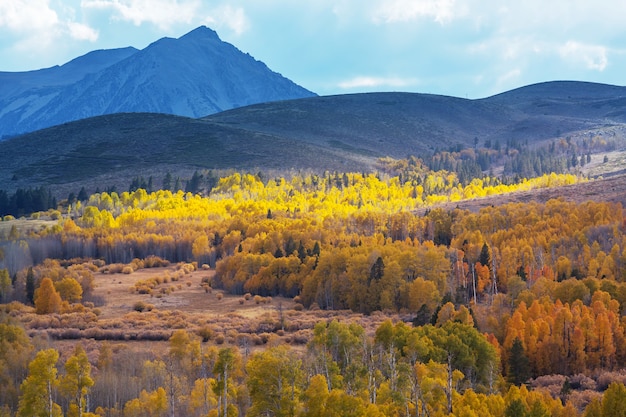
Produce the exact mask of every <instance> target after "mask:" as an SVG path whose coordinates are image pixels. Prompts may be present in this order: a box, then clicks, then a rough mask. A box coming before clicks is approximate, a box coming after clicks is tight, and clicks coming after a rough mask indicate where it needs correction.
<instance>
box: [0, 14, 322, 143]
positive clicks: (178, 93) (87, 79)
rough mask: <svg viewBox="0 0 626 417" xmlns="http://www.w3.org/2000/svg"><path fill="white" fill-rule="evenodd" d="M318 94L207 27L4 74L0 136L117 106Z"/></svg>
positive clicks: (184, 110) (206, 105) (182, 107)
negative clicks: (138, 45)
mask: <svg viewBox="0 0 626 417" xmlns="http://www.w3.org/2000/svg"><path fill="white" fill-rule="evenodd" d="M314 95H315V94H313V93H312V92H310V91H308V90H306V89H304V88H302V87H300V86H298V85H296V84H294V83H293V82H291V81H290V80H288V79H286V78H284V77H283V76H281V75H280V74H277V73H275V72H272V71H271V70H270V69H269V68H268V67H267V66H266V65H265V64H263V63H262V62H260V61H257V60H255V59H254V58H252V57H251V56H250V55H248V54H244V53H243V52H241V51H239V50H238V49H237V48H235V47H234V46H233V45H231V44H229V43H226V42H223V41H222V40H220V38H219V37H218V35H217V33H215V32H214V31H213V30H211V29H208V28H206V27H204V26H203V27H199V28H197V29H195V30H193V31H191V32H189V33H188V34H186V35H184V36H182V37H181V38H179V39H171V38H163V39H160V40H158V41H156V42H154V43H152V44H151V45H149V46H148V47H146V48H145V49H142V50H136V49H134V48H124V49H115V50H104V51H94V52H91V53H89V54H87V55H84V56H82V57H79V58H76V59H74V60H73V61H70V62H68V63H67V64H65V65H63V66H60V67H58V66H57V67H52V68H48V69H43V70H39V71H30V72H18V73H7V72H3V73H0V137H3V136H5V137H6V136H10V135H15V134H18V133H23V132H30V131H34V130H38V129H42V128H45V127H49V126H53V125H57V124H61V123H65V122H69V121H73V120H79V119H83V118H87V117H92V116H99V115H105V114H112V113H121V112H151V113H166V114H174V115H179V116H187V117H194V118H195V117H200V116H206V115H208V114H212V113H216V112H220V111H223V110H228V109H232V108H235V107H240V106H246V105H250V104H255V103H262V102H268V101H275V100H286V99H294V98H301V97H311V96H314Z"/></svg>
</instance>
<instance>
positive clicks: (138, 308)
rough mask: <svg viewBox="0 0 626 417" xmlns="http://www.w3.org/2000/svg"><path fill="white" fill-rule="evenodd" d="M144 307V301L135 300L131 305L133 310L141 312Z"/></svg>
mask: <svg viewBox="0 0 626 417" xmlns="http://www.w3.org/2000/svg"><path fill="white" fill-rule="evenodd" d="M146 307H147V306H146V303H144V302H143V301H137V302H136V303H135V305H133V310H135V311H138V312H140V313H142V312H144V311H145V310H146Z"/></svg>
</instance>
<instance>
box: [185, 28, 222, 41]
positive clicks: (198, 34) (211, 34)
mask: <svg viewBox="0 0 626 417" xmlns="http://www.w3.org/2000/svg"><path fill="white" fill-rule="evenodd" d="M179 39H181V40H182V39H213V40H218V41H221V39H220V37H219V36H218V34H217V32H216V31H214V30H213V29H210V28H208V27H206V26H199V27H197V28H195V29H194V30H192V31H191V32H188V33H186V34H184V35H183V36H181V37H180V38H179Z"/></svg>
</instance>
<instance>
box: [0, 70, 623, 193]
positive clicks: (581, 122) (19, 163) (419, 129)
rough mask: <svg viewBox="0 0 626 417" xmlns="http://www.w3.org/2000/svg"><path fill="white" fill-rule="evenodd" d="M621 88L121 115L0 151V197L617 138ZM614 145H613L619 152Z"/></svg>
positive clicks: (1, 146) (576, 86)
mask: <svg viewBox="0 0 626 417" xmlns="http://www.w3.org/2000/svg"><path fill="white" fill-rule="evenodd" d="M625 97H626V88H623V87H615V86H606V85H601V84H588V83H577V82H552V83H545V84H541V85H532V86H528V87H524V88H521V89H518V90H513V91H510V92H506V93H503V94H499V95H497V96H493V97H490V98H487V99H481V100H467V99H461V98H455V97H446V96H437V95H428V94H416V93H367V94H351V95H339V96H327V97H311V98H303V99H297V100H286V101H279V102H272V103H261V104H256V105H251V106H246V107H242V108H237V109H233V110H229V111H224V112H220V113H217V114H214V115H210V116H206V117H203V118H199V119H194V118H187V117H180V116H172V115H164V114H155V113H122V114H111V115H106V116H100V117H93V118H87V119H83V120H79V121H75V122H71V123H66V124H62V125H58V126H54V127H51V128H47V129H43V130H40V131H37V132H33V133H30V134H26V135H23V136H19V137H14V138H11V139H9V140H6V141H3V142H0V184H2V186H0V188H4V189H15V188H19V187H21V188H26V187H32V186H40V185H44V186H51V187H53V189H58V188H59V187H60V188H63V187H66V188H71V189H73V190H74V191H75V190H77V189H79V188H80V186H81V185H85V186H87V187H88V189H90V190H94V189H95V188H96V187H99V188H100V189H102V188H103V187H105V186H109V185H117V186H118V189H125V188H127V187H128V184H129V183H130V181H131V179H132V178H134V177H137V176H143V177H145V178H148V176H153V177H154V179H155V181H156V183H157V184H159V183H160V181H161V179H162V178H163V176H164V175H165V173H166V172H168V171H169V172H171V173H173V174H174V175H180V176H181V177H182V178H189V177H190V176H191V174H192V173H193V172H194V170H198V169H217V170H229V169H237V170H243V171H248V172H257V171H265V172H283V173H284V172H286V171H292V172H293V171H298V170H306V171H316V172H323V171H324V170H329V171H340V172H341V171H373V170H375V169H376V161H377V158H379V157H384V156H391V157H393V158H406V157H407V156H409V155H416V156H421V157H429V156H431V155H432V154H433V152H435V151H436V150H447V149H450V148H459V147H460V148H470V147H473V146H474V144H475V142H476V141H478V142H479V143H480V144H483V143H485V142H486V141H491V143H495V142H496V141H499V142H500V143H501V144H502V146H503V148H504V147H505V146H506V144H507V143H508V142H509V141H511V140H515V141H518V142H520V143H529V144H531V145H532V144H535V143H537V144H538V143H545V142H546V141H552V140H554V139H565V138H570V139H573V140H576V141H578V140H581V139H582V138H590V137H601V138H606V139H609V138H610V140H611V141H613V142H615V143H616V144H618V145H619V144H620V143H621V144H623V143H624V141H625V140H626V100H625ZM619 146H623V145H619Z"/></svg>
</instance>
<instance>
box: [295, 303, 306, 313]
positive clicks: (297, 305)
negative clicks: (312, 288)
mask: <svg viewBox="0 0 626 417" xmlns="http://www.w3.org/2000/svg"><path fill="white" fill-rule="evenodd" d="M293 309H294V310H296V311H302V310H304V306H303V305H302V304H300V303H297V304H296V305H294V306H293Z"/></svg>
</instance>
